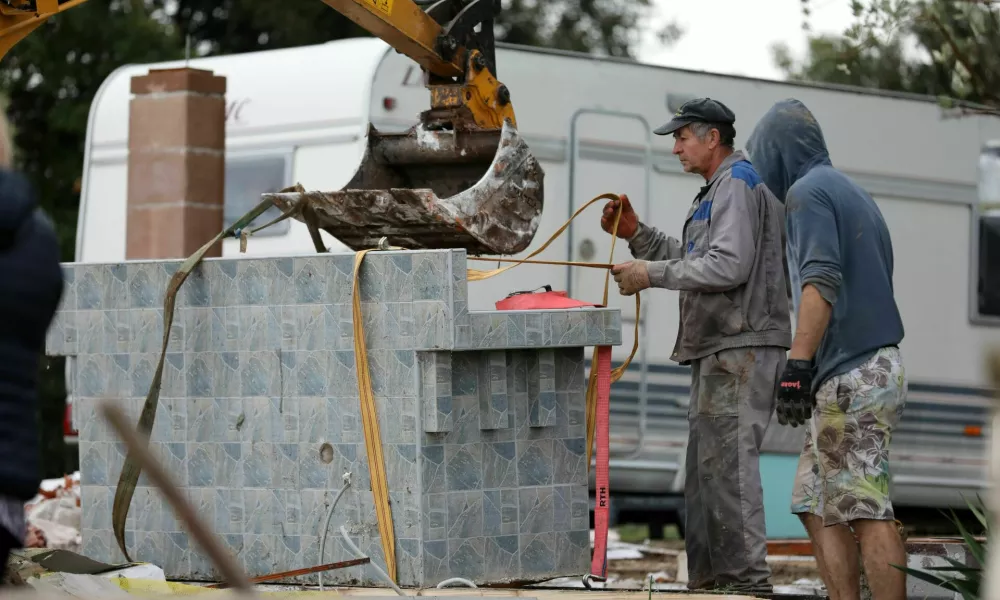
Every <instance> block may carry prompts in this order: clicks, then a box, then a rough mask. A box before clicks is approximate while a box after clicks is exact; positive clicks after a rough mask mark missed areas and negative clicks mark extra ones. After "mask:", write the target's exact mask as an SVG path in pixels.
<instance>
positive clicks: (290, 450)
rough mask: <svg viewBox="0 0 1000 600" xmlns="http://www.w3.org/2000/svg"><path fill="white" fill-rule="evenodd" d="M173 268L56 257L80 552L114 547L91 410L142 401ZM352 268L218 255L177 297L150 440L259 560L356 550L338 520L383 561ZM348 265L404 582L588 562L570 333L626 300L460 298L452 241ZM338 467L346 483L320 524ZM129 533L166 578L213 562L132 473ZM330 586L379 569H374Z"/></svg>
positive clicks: (256, 569)
mask: <svg viewBox="0 0 1000 600" xmlns="http://www.w3.org/2000/svg"><path fill="white" fill-rule="evenodd" d="M178 266H179V261H142V262H128V263H124V264H111V265H91V264H71V265H66V266H65V268H64V273H65V278H66V283H67V288H66V294H65V296H64V299H63V302H62V305H61V307H60V309H59V312H58V314H57V316H56V319H55V322H54V323H53V327H52V329H51V330H50V332H49V335H48V339H47V346H46V350H47V352H48V353H49V354H60V355H67V356H71V357H73V360H74V362H75V368H74V369H73V373H74V377H73V379H72V380H71V381H70V382H69V385H70V386H71V390H72V393H73V394H74V396H75V397H76V399H77V405H76V412H77V415H76V419H77V424H78V430H79V431H80V467H81V476H82V485H83V494H82V503H83V506H84V515H85V518H84V521H83V523H82V526H83V548H84V552H85V553H86V554H87V555H88V556H91V557H92V558H95V559H97V560H105V561H113V560H121V559H122V558H123V557H122V556H121V553H120V551H119V550H118V548H117V543H116V542H115V540H114V537H113V535H112V532H111V506H112V502H113V498H114V486H115V485H116V484H117V480H118V476H119V474H120V472H121V468H122V465H123V464H124V454H125V452H124V446H123V445H122V444H121V443H120V442H118V441H117V440H116V438H115V437H114V436H113V434H112V433H111V430H110V429H109V428H108V427H107V425H106V424H104V423H103V421H102V420H100V419H99V418H98V417H97V416H96V415H95V413H94V411H95V409H96V406H97V402H98V401H101V400H103V399H106V398H113V399H116V400H118V401H119V402H121V405H122V406H123V407H124V408H125V410H126V412H127V414H128V415H129V418H130V419H137V418H138V415H139V411H140V409H141V406H142V402H143V400H144V398H145V396H146V393H147V392H148V390H149V386H150V385H151V383H152V379H153V374H154V372H155V369H156V363H157V360H158V359H159V353H160V346H161V342H162V336H163V326H164V321H163V317H164V314H163V294H164V293H165V290H166V287H167V284H168V282H169V280H170V277H171V276H172V275H173V273H175V272H176V269H177V268H178ZM353 272H354V256H353V255H349V254H345V255H338V254H333V255H324V256H315V257H313V256H310V257H280V258H246V257H241V258H237V259H210V260H207V261H205V262H204V263H203V264H201V265H200V266H199V267H198V268H196V269H195V270H194V272H193V273H192V274H191V275H190V276H189V278H188V280H187V282H186V283H185V285H184V287H183V288H182V291H181V293H180V294H179V297H178V302H177V307H176V311H175V313H174V318H173V326H172V328H171V332H170V336H169V338H168V340H169V342H168V349H167V353H166V356H165V360H164V371H163V385H162V389H161V395H160V402H159V406H158V408H157V412H156V421H155V424H154V427H153V431H152V435H151V448H152V449H153V451H154V453H155V455H156V456H157V457H158V458H159V460H161V461H162V462H163V464H164V465H165V466H166V467H167V468H168V469H169V470H170V472H171V473H172V474H173V475H174V477H175V478H176V480H177V481H178V482H179V483H180V484H181V485H182V487H183V489H184V493H185V494H186V495H187V497H188V498H189V499H190V500H191V502H192V503H193V504H194V505H195V507H196V509H197V511H198V513H199V514H200V515H201V516H202V517H203V518H204V520H205V522H206V523H207V524H208V525H209V526H210V527H211V528H212V530H213V532H214V533H215V534H216V535H217V536H219V538H220V540H222V542H223V544H224V545H225V546H226V547H227V548H229V549H230V550H231V551H232V552H233V553H234V555H235V556H236V557H238V559H239V561H240V562H241V564H242V565H243V567H244V568H245V569H246V570H247V572H248V573H249V574H250V575H251V576H256V575H263V574H266V573H271V572H275V571H281V570H290V569H297V568H304V567H309V566H314V565H316V564H319V562H320V556H321V553H322V559H323V560H324V561H326V562H331V561H336V560H346V559H348V558H352V554H351V551H350V549H349V548H348V546H347V545H346V544H345V543H344V541H343V540H342V539H341V536H340V527H341V526H343V527H344V528H345V529H346V531H347V532H348V536H349V537H350V539H351V541H352V542H353V543H354V544H356V545H357V546H358V547H359V548H360V549H361V550H362V551H363V552H365V553H367V554H369V555H370V556H371V558H372V560H373V561H375V562H376V563H377V564H379V565H384V564H385V563H384V553H383V549H382V544H381V538H380V537H379V529H378V525H377V519H376V516H375V515H376V509H375V500H374V497H373V494H372V492H371V475H370V471H369V463H368V455H367V449H366V445H365V434H364V431H363V427H362V423H363V421H362V418H361V406H360V402H359V396H358V387H357V386H358V379H357V366H358V365H357V360H356V356H355V351H354V320H353V319H354V316H353V307H352V291H353V284H354V281H353ZM360 272H361V278H360V282H359V288H358V289H359V292H360V294H361V300H362V318H363V323H364V330H365V331H364V333H365V342H366V344H367V348H368V362H369V372H370V376H371V384H372V390H373V392H374V394H375V404H376V413H377V419H378V423H379V428H380V434H381V443H382V452H383V457H384V466H385V473H386V478H387V484H388V488H389V499H390V506H391V511H392V517H393V526H394V531H395V539H396V557H397V576H398V581H399V583H400V585H402V586H406V587H416V586H421V587H429V586H434V585H436V584H437V583H438V582H440V581H442V580H444V579H447V578H449V577H465V578H468V579H471V580H473V581H475V582H476V583H477V584H488V583H491V582H501V581H510V580H515V579H534V578H549V577H556V576H560V575H576V574H580V573H583V572H584V571H585V570H586V569H587V565H588V562H589V558H588V557H589V537H588V527H589V519H588V508H589V504H588V498H589V494H588V478H587V465H586V459H585V445H586V432H585V430H584V413H585V398H584V395H585V388H586V365H585V363H584V361H585V353H584V346H585V345H586V344H587V343H592V342H593V341H594V340H599V341H600V342H602V343H608V344H612V345H616V344H620V342H621V320H620V315H619V312H618V311H617V310H615V309H584V310H576V311H517V312H509V313H502V312H495V311H493V312H489V311H487V312H477V311H472V312H470V311H469V310H468V291H467V289H466V288H467V285H468V281H467V278H466V263H465V256H464V252H461V251H451V250H442V251H414V252H384V253H383V252H380V253H377V254H372V255H370V256H369V257H367V258H366V260H365V262H364V264H363V266H362V268H361V271H360ZM345 473H350V474H351V485H350V487H349V488H347V489H346V491H345V492H344V493H343V495H341V497H340V499H339V501H338V503H337V506H336V508H335V510H334V512H333V516H332V518H331V521H330V527H329V530H328V532H324V531H323V530H322V528H323V526H324V524H325V523H326V518H327V514H328V513H329V512H330V510H331V506H332V504H333V501H334V498H335V497H337V494H338V492H339V491H340V489H341V487H342V486H343V476H344V474H345ZM324 533H327V534H328V535H327V537H328V539H327V540H326V546H325V548H322V549H321V548H320V544H321V540H322V538H323V536H324ZM126 542H127V544H128V548H129V550H130V552H131V553H132V554H133V558H136V559H138V560H147V561H150V562H153V563H155V564H157V565H160V566H162V567H163V568H164V570H165V572H166V574H167V576H168V577H170V578H174V579H186V580H215V579H218V577H219V574H218V573H217V572H215V569H214V567H213V566H212V565H211V563H210V561H208V559H207V557H205V556H204V554H203V553H202V552H201V551H200V549H199V548H198V547H197V545H196V544H194V542H193V540H192V539H191V538H190V536H189V534H188V532H186V531H185V530H184V528H183V527H182V526H181V525H180V524H179V523H178V522H177V520H176V518H174V516H173V513H172V511H171V510H170V509H169V507H168V506H167V505H166V504H165V503H164V502H163V500H162V498H161V496H160V495H159V494H158V493H157V492H156V491H155V490H154V489H153V488H152V487H151V485H150V483H149V482H148V481H147V480H146V478H145V477H142V478H140V482H139V486H138V488H137V491H136V494H135V496H134V498H133V501H132V504H131V509H130V513H129V517H128V520H127V524H126ZM315 581H316V577H315V575H312V576H303V577H297V578H294V580H292V581H289V583H315ZM324 582H326V583H329V584H332V585H337V584H361V585H368V586H383V585H384V582H383V581H382V580H381V578H380V577H379V576H378V574H377V573H376V572H375V571H374V569H373V568H372V567H358V568H354V569H345V570H342V571H334V572H330V573H328V574H326V575H325V576H324Z"/></svg>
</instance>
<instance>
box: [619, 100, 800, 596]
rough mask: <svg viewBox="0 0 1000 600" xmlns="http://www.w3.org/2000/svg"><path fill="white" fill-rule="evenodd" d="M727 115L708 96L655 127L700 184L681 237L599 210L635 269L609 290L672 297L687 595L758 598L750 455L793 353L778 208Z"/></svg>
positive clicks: (761, 550)
mask: <svg viewBox="0 0 1000 600" xmlns="http://www.w3.org/2000/svg"><path fill="white" fill-rule="evenodd" d="M734 122H735V115H733V113H732V111H731V110H729V108H727V107H726V106H725V105H724V104H722V103H721V102H718V101H716V100H712V99H709V98H700V99H696V100H692V101H690V102H687V103H685V104H684V105H683V106H681V107H680V110H679V111H678V112H677V113H676V114H675V115H674V117H673V119H672V120H671V121H670V122H669V123H667V124H666V125H664V126H662V127H659V128H657V129H656V130H654V133H656V134H658V135H670V134H673V137H674V154H675V155H677V157H678V158H679V159H680V162H681V165H682V166H683V167H684V170H685V171H686V172H688V173H694V174H697V175H700V176H701V177H702V178H703V179H704V181H705V184H704V185H703V186H702V188H701V189H700V190H699V192H698V194H697V195H696V196H695V198H694V200H693V201H692V202H691V205H690V208H689V209H688V213H687V218H686V219H685V221H684V224H683V229H682V231H683V235H682V238H681V239H680V240H678V239H676V238H673V237H669V236H667V235H665V234H663V233H661V232H660V231H658V230H657V229H656V228H655V227H652V226H650V225H648V224H646V223H642V222H640V221H639V219H638V217H637V216H636V214H635V211H634V210H632V207H631V205H630V204H629V201H628V198H627V197H625V196H622V197H621V198H620V199H618V200H613V201H612V202H609V203H608V205H607V206H605V208H604V215H603V217H602V219H601V226H602V227H603V228H604V230H605V231H608V232H610V231H611V227H612V222H613V219H614V214H615V212H616V211H617V210H618V209H619V207H621V210H622V213H621V218H620V220H619V226H618V231H617V234H618V236H619V237H622V238H624V239H626V240H628V243H629V250H631V252H632V256H634V257H635V258H636V259H637V260H633V261H630V262H628V263H625V264H621V265H616V266H615V267H614V268H613V269H612V272H613V273H614V276H615V281H617V282H618V289H619V291H620V292H621V293H622V294H624V295H632V294H635V293H636V292H638V291H640V290H643V289H646V288H660V289H668V290H678V291H679V292H680V294H679V299H680V311H679V316H680V323H679V325H678V331H677V341H676V344H675V346H674V352H673V354H672V355H671V358H672V359H673V360H675V361H677V362H678V363H680V364H684V365H691V403H690V407H689V409H688V428H689V434H688V444H687V461H686V466H685V484H684V485H685V490H684V503H685V507H686V512H687V523H686V529H685V540H684V545H685V549H686V552H687V559H688V574H689V584H688V588H690V589H724V588H727V589H729V590H732V591H740V592H747V593H768V592H770V591H771V590H772V587H771V585H770V583H769V581H768V580H769V578H770V574H771V572H770V569H769V568H768V566H767V561H766V559H767V535H766V532H765V527H764V507H763V504H764V497H763V488H762V486H761V481H760V470H759V453H760V446H761V443H762V442H763V439H764V433H765V431H766V429H767V425H768V423H769V421H770V420H771V414H772V412H773V411H774V398H775V393H776V391H777V381H778V376H779V375H780V374H781V370H782V367H783V366H784V361H785V352H786V350H787V349H788V347H789V346H790V345H791V337H792V332H791V319H790V315H789V307H788V291H787V285H786V283H785V270H784V265H783V257H782V254H783V248H782V243H783V242H782V231H783V221H782V206H781V203H780V202H778V200H777V199H776V198H775V197H774V195H772V194H771V193H770V192H769V191H768V190H767V187H766V186H765V185H763V183H762V182H761V178H760V176H758V175H757V172H756V171H755V170H754V168H753V165H751V164H750V163H749V162H748V161H747V160H746V157H745V156H744V155H743V152H741V151H739V150H735V149H734V148H733V141H734V138H735V136H736V130H735V128H734V126H733V123H734Z"/></svg>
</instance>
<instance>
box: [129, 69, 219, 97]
mask: <svg viewBox="0 0 1000 600" xmlns="http://www.w3.org/2000/svg"><path fill="white" fill-rule="evenodd" d="M131 90H132V93H133V94H154V93H162V92H197V93H199V94H219V95H222V94H225V93H226V78H225V77H220V76H218V75H215V74H214V73H212V72H211V71H206V70H204V69H191V68H189V67H181V68H177V69H152V70H150V71H149V73H148V74H147V75H139V76H136V77H133V78H132V86H131Z"/></svg>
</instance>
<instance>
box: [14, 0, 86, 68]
mask: <svg viewBox="0 0 1000 600" xmlns="http://www.w3.org/2000/svg"><path fill="white" fill-rule="evenodd" d="M86 1H87V0H69V1H67V2H62V3H60V2H59V0H0V60H3V57H4V56H7V53H8V52H10V49H11V48H13V47H14V46H15V45H16V44H17V43H18V42H20V41H21V40H23V39H24V38H26V37H27V36H28V34H29V33H31V32H32V31H34V30H35V29H36V28H38V26H39V25H41V24H42V23H44V22H45V21H46V20H47V19H48V18H49V17H51V16H52V15H55V14H58V13H61V12H63V11H65V10H69V9H71V8H73V7H74V6H78V5H80V4H83V3H84V2H86Z"/></svg>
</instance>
